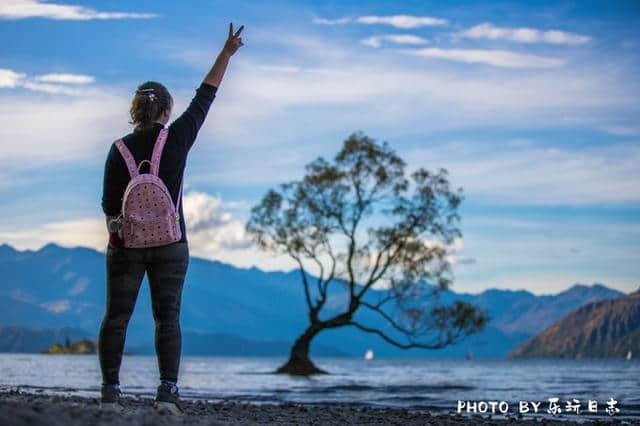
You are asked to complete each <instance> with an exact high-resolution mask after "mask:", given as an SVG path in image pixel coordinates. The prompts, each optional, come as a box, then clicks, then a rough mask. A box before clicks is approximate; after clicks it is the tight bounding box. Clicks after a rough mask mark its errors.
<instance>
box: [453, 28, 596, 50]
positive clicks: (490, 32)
mask: <svg viewBox="0 0 640 426" xmlns="http://www.w3.org/2000/svg"><path fill="white" fill-rule="evenodd" d="M457 35H459V36H461V37H466V38H472V39H481V38H482V39H490V40H507V41H512V42H516V43H550V44H567V45H579V44H585V43H588V42H589V41H590V40H591V37H588V36H584V35H580V34H573V33H569V32H565V31H559V30H548V31H541V30H536V29H533V28H500V27H495V26H493V25H492V24H490V23H487V22H485V23H483V24H480V25H476V26H474V27H471V28H469V29H468V30H465V31H462V32H460V33H458V34H457Z"/></svg>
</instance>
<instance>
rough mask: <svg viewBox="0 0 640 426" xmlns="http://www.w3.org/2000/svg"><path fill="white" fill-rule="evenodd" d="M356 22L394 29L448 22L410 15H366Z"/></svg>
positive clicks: (430, 25) (440, 24)
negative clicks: (389, 26) (387, 26)
mask: <svg viewBox="0 0 640 426" xmlns="http://www.w3.org/2000/svg"><path fill="white" fill-rule="evenodd" d="M356 22H358V23H360V24H368V25H375V24H382V25H391V26H392V27H396V28H405V29H406V28H419V27H433V26H442V25H447V24H448V23H449V22H448V21H447V20H446V19H441V18H433V17H431V16H411V15H391V16H376V15H368V16H361V17H359V18H358V19H356Z"/></svg>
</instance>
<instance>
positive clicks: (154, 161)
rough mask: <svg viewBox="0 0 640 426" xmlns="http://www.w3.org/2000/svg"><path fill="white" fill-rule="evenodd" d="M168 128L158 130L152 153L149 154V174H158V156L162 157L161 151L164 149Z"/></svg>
mask: <svg viewBox="0 0 640 426" xmlns="http://www.w3.org/2000/svg"><path fill="white" fill-rule="evenodd" d="M168 133H169V129H167V128H166V127H165V128H163V129H161V130H160V133H158V139H156V144H155V145H154V146H153V154H151V174H154V175H156V176H158V171H159V170H160V158H161V157H162V151H163V150H164V143H165V142H166V141H167V134H168Z"/></svg>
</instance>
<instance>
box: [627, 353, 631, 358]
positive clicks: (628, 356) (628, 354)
mask: <svg viewBox="0 0 640 426" xmlns="http://www.w3.org/2000/svg"><path fill="white" fill-rule="evenodd" d="M627 359H631V351H629V352H627Z"/></svg>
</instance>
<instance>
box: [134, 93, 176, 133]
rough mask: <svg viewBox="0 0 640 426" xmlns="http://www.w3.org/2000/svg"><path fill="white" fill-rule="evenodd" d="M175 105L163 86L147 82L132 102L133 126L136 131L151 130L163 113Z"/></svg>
mask: <svg viewBox="0 0 640 426" xmlns="http://www.w3.org/2000/svg"><path fill="white" fill-rule="evenodd" d="M172 105H173V99H172V98H171V95H170V94H169V91H168V90H167V88H166V87H164V86H163V85H162V84H160V83H157V82H155V81H147V82H146V83H143V84H141V85H140V86H138V90H136V94H135V95H134V97H133V101H132V102H131V110H130V113H131V121H130V123H131V124H134V125H135V130H136V131H142V130H146V129H149V128H151V127H152V126H153V123H154V122H155V121H156V120H157V119H158V118H160V116H161V115H162V113H163V112H165V111H167V110H168V109H170V108H171V106H172Z"/></svg>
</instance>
